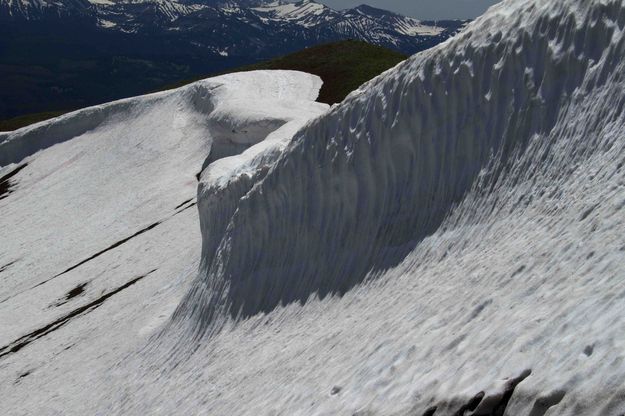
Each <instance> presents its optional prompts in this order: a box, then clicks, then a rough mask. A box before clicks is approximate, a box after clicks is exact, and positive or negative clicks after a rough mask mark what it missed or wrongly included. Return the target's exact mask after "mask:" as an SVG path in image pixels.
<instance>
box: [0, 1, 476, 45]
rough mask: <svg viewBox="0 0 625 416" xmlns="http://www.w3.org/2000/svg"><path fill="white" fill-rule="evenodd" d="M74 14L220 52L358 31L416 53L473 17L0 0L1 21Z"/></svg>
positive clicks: (266, 5) (274, 5)
mask: <svg viewBox="0 0 625 416" xmlns="http://www.w3.org/2000/svg"><path fill="white" fill-rule="evenodd" d="M68 19H72V20H83V21H90V22H92V23H93V24H95V25H98V26H99V27H100V28H103V29H107V30H114V31H122V32H125V33H153V32H154V31H163V32H166V33H169V34H170V35H172V34H180V35H181V36H187V37H189V38H190V39H191V41H193V42H196V43H204V44H205V45H206V47H207V48H209V49H213V50H215V51H217V52H218V53H221V54H242V52H241V51H238V50H237V43H240V42H243V43H246V42H248V43H249V42H250V40H248V39H245V38H246V37H251V38H252V42H253V41H254V39H257V40H256V42H260V43H261V44H263V45H268V44H271V45H275V46H274V48H276V47H280V46H282V47H283V48H284V47H285V45H286V44H289V43H290V44H296V45H299V44H302V45H307V46H310V45H311V44H315V43H321V42H324V41H334V40H341V39H358V40H363V41H366V42H369V43H372V44H376V45H380V46H385V47H390V48H393V49H396V50H399V51H402V52H404V53H407V54H412V53H414V52H417V51H419V50H422V49H425V48H427V47H429V46H433V45H434V44H436V43H439V42H441V41H442V40H444V39H446V38H448V37H450V36H452V35H453V34H455V33H457V32H458V31H459V30H460V29H461V28H462V27H463V26H464V24H465V23H466V22H464V21H453V20H452V21H442V22H440V23H438V22H421V21H419V20H417V19H413V18H409V17H405V16H400V15H398V14H395V13H391V12H388V11H384V10H380V9H375V8H372V7H368V6H360V7H357V8H354V9H348V10H341V11H337V10H333V9H331V8H330V7H327V6H325V5H323V4H321V3H317V2H314V1H312V0H302V1H300V2H289V1H283V0H280V1H275V0H265V1H262V0H258V1H234V0H233V1H210V0H131V1H125V0H122V1H119V0H0V21H2V20H4V21H41V20H61V21H63V20H68ZM59 24H60V23H59ZM232 34H239V35H240V37H241V38H232V36H233V35H232ZM221 35H225V38H226V39H227V40H228V43H227V44H226V43H224V42H223V39H221V37H222V36H221ZM220 40H221V41H220ZM274 55H275V54H274Z"/></svg>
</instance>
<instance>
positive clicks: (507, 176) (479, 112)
mask: <svg viewBox="0 0 625 416" xmlns="http://www.w3.org/2000/svg"><path fill="white" fill-rule="evenodd" d="M504 5H505V7H503V6H501V7H494V8H492V9H491V11H490V12H489V13H488V14H487V15H486V16H484V17H482V18H480V19H478V20H477V21H476V22H474V23H473V25H472V26H471V27H470V28H469V29H467V30H466V31H465V32H464V33H463V34H461V35H460V36H458V37H457V38H455V39H453V40H451V41H448V42H446V43H444V44H442V45H441V46H439V47H437V48H435V49H433V50H430V51H427V52H425V53H422V54H420V55H417V56H415V57H413V58H412V59H410V60H409V61H407V62H405V63H403V64H401V65H400V66H398V67H397V68H395V69H393V70H391V71H389V72H387V73H385V74H384V75H382V76H380V77H378V78H377V79H375V80H373V81H372V82H370V83H369V84H367V85H366V86H364V87H363V88H362V89H361V90H359V91H357V92H355V93H353V94H352V95H351V96H350V97H348V98H347V99H346V101H345V102H344V103H343V104H341V105H340V106H338V107H335V108H334V109H333V110H332V111H331V112H330V113H329V114H328V115H327V116H324V117H322V118H320V119H317V120H316V121H314V122H312V123H311V124H310V125H309V126H307V127H305V128H304V129H302V130H301V131H300V132H299V133H298V134H297V135H296V136H295V138H294V139H293V141H292V143H291V145H290V146H289V148H288V149H287V150H286V152H285V153H284V154H283V155H282V157H281V158H280V159H279V160H278V161H277V162H276V163H275V164H274V165H273V166H272V168H271V169H270V170H269V172H268V173H267V175H266V176H265V175H261V176H262V179H259V181H258V182H257V183H250V184H246V185H245V187H244V188H245V189H244V190H243V191H242V190H240V189H239V190H237V191H236V192H232V195H234V196H233V198H235V199H233V200H228V198H226V199H222V200H221V202H219V201H218V200H217V199H215V200H212V201H210V203H209V202H206V203H205V204H204V205H203V204H202V203H200V205H199V206H200V215H201V217H203V221H204V222H205V223H220V222H223V223H225V224H227V226H225V227H222V229H223V231H222V229H220V230H217V231H216V232H212V231H213V230H211V229H210V227H206V229H203V237H204V250H203V256H204V262H203V265H202V267H201V270H200V273H199V276H198V278H197V279H196V281H195V282H194V283H193V285H192V288H191V290H190V291H189V293H188V294H187V296H186V298H185V299H184V300H183V302H182V303H181V305H180V306H179V308H178V310H177V312H176V314H175V317H174V321H176V322H179V323H180V322H187V323H190V324H191V326H192V327H193V328H194V330H195V331H197V332H198V333H200V334H201V333H205V332H206V331H210V330H211V328H214V326H215V321H217V320H218V319H217V318H218V317H220V316H222V317H225V316H235V317H245V316H250V315H252V314H255V313H258V312H262V311H269V310H271V309H273V308H274V307H276V306H277V305H280V304H287V303H290V302H295V301H301V302H304V301H306V299H308V298H309V297H310V296H311V295H314V294H318V295H319V296H321V297H323V296H326V295H328V294H335V293H336V294H342V293H344V292H346V291H348V290H349V289H350V288H352V287H353V286H354V285H356V284H358V283H361V282H362V281H363V280H365V279H366V278H368V277H371V278H372V277H374V276H375V275H377V274H379V273H381V272H383V271H384V270H386V269H388V268H390V267H392V266H394V265H396V264H398V262H400V261H401V260H402V259H403V258H404V257H405V256H406V254H407V253H409V252H410V251H412V250H413V249H414V248H415V247H416V246H417V245H418V243H419V241H421V240H422V239H423V238H425V237H426V236H428V235H430V234H432V233H433V232H435V231H436V230H437V229H438V228H439V227H440V226H441V224H442V223H443V222H444V221H445V220H446V219H447V221H446V223H448V222H449V221H451V220H452V219H453V221H456V222H459V221H465V222H476V221H480V218H483V217H484V216H485V215H488V212H486V211H487V209H486V208H487V204H486V202H485V201H487V200H489V198H492V197H493V194H494V193H497V194H498V195H497V197H498V198H506V195H507V192H506V189H505V187H503V186H501V184H502V183H506V184H508V186H514V183H515V181H516V180H517V179H520V178H521V177H527V176H528V175H530V176H531V175H537V174H538V173H539V172H541V171H544V169H543V166H544V165H545V164H546V162H547V161H550V164H551V166H552V167H553V163H554V160H555V159H558V160H559V161H560V162H559V163H560V164H561V165H562V168H563V169H560V171H559V172H556V174H558V175H566V174H567V171H566V165H567V164H568V163H574V161H575V158H577V157H587V156H588V151H589V148H588V146H585V145H584V144H583V141H578V142H574V141H573V140H572V139H570V138H571V137H578V138H582V139H583V135H584V134H585V132H587V133H588V135H589V136H588V137H589V140H590V136H592V135H595V134H598V133H599V132H601V131H602V129H604V128H606V126H607V124H608V123H613V122H614V120H619V121H618V122H619V123H620V124H621V125H622V110H623V105H624V103H625V101H624V99H623V91H622V90H621V89H619V88H611V85H612V83H615V82H617V81H619V80H620V79H621V78H622V74H623V73H625V71H624V68H623V63H622V57H623V56H624V52H625V46H624V41H623V37H622V30H623V28H624V26H625V6H624V5H623V4H622V2H621V1H582V0H579V1H553V2H552V1H549V2H526V1H525V0H523V1H517V0H513V1H508V2H507V3H504ZM502 19H503V20H504V21H506V22H508V24H506V25H502V24H501V22H502ZM592 95H594V96H597V97H598V96H602V97H603V98H602V99H603V100H605V101H603V102H610V103H611V104H610V105H609V106H604V107H603V108H601V109H597V108H591V107H588V108H585V107H584V106H586V105H589V104H588V102H597V100H589V101H587V99H588V97H589V96H592ZM581 113H583V114H584V117H578V116H577V115H578V114H581ZM592 137H594V136H592ZM569 140H570V141H571V143H570V145H563V143H566V142H567V141H569ZM536 143H539V144H540V146H536ZM590 143H592V144H593V145H595V144H597V143H598V142H597V141H595V142H592V141H591V142H590ZM579 146H581V148H580V147H579ZM555 147H558V150H557V152H556V151H555V150H554V149H555ZM532 149H540V151H538V150H532ZM592 150H593V149H590V151H592ZM528 152H535V154H533V155H532V156H531V157H528ZM520 160H525V162H524V163H525V165H523V166H522V169H519V163H520V162H519V161H520ZM528 161H529V162H528ZM235 186H241V184H240V183H237V184H235ZM248 190H249V191H248ZM211 195H212V194H202V193H201V194H200V197H201V198H212V197H213V196H211ZM240 195H244V196H243V197H240ZM215 198H217V197H215ZM239 198H240V199H239ZM468 199H471V200H472V201H473V202H472V203H471V204H468V203H467V200H468ZM463 201H464V202H463ZM480 201H482V202H480ZM215 204H223V206H224V209H223V210H222V212H221V214H219V215H223V216H222V217H221V218H219V219H215V218H211V219H208V218H206V216H214V215H216V213H217V212H220V211H219V209H216V208H215ZM460 204H462V206H464V208H463V210H462V211H459V208H458V206H459V205H460ZM468 205H470V207H469V208H467V207H466V206H468ZM202 206H204V207H206V206H210V207H211V209H210V210H209V212H205V210H203V209H202Z"/></svg>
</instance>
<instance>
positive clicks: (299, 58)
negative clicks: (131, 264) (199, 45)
mask: <svg viewBox="0 0 625 416" xmlns="http://www.w3.org/2000/svg"><path fill="white" fill-rule="evenodd" d="M404 59H406V56H404V55H402V54H400V53H397V52H394V51H391V50H388V49H385V48H381V47H378V46H373V45H369V44H367V43H364V42H358V41H352V40H349V41H342V42H336V43H329V44H326V45H320V46H315V47H312V48H308V49H304V50H302V51H300V52H296V53H293V54H290V55H287V56H284V57H281V58H277V59H273V60H270V61H267V62H260V63H258V64H254V65H248V66H244V67H240V68H236V69H233V70H230V71H227V72H228V73H231V72H242V71H254V70H259V69H289V70H296V71H303V72H308V73H311V74H315V75H318V76H319V77H321V79H322V80H323V87H322V88H321V91H320V94H319V98H318V101H320V102H323V103H327V104H334V103H338V102H341V101H342V100H343V99H344V98H345V97H346V96H347V94H349V93H350V92H352V91H354V90H355V89H357V88H358V87H359V86H361V85H362V84H363V83H365V82H367V81H369V80H370V79H372V78H374V77H376V76H377V75H379V74H381V73H382V72H384V71H386V70H387V69H389V68H392V67H393V66H395V65H397V64H398V63H399V62H401V61H403V60H404ZM214 75H215V74H207V75H205V76H202V77H197V78H193V79H188V80H184V81H180V82H177V83H175V84H173V85H168V86H166V87H164V88H161V89H160V90H161V91H162V90H166V89H171V88H177V87H181V86H183V85H186V84H189V83H191V82H194V81H197V80H199V79H203V78H207V77H210V76H214ZM61 114H63V112H62V111H50V112H45V113H36V114H29V115H25V116H21V117H16V118H12V119H9V120H4V121H0V131H11V130H15V129H18V128H20V127H24V126H27V125H29V124H32V123H36V122H39V121H43V120H47V119H49V118H52V117H57V116H59V115H61Z"/></svg>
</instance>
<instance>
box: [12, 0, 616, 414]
mask: <svg viewBox="0 0 625 416" xmlns="http://www.w3.org/2000/svg"><path fill="white" fill-rule="evenodd" d="M320 86H321V80H320V79H319V78H317V77H315V76H312V75H308V74H304V73H299V72H289V71H287V72H285V71H278V72H274V71H261V72H249V73H238V74H232V75H226V76H222V77H217V78H212V79H207V80H203V81H200V82H197V83H194V84H191V85H188V86H186V87H183V88H180V89H176V90H171V91H167V92H162V93H157V94H152V95H147V96H142V97H136V98H131V99H127V100H122V101H117V102H113V103H109V104H105V105H100V106H96V107H91V108H86V109H83V110H80V111H77V112H74V113H71V114H66V115H64V116H62V117H60V118H57V119H54V120H51V121H47V122H43V123H40V124H37V125H34V126H31V127H28V128H25V129H22V130H18V131H16V132H13V133H4V134H0V230H2V233H1V234H0V243H1V244H0V397H2V400H0V414H7V415H31V414H36V415H57V414H63V415H92V414H97V415H100V414H101V415H146V414H147V415H196V414H197V415H241V416H245V415H250V416H257V415H263V416H264V415H288V416H291V415H307V416H308V415H311V416H314V415H359V416H364V415H367V416H413V415H419V416H420V415H427V416H550V415H559V416H619V415H623V414H625V399H624V398H625V384H624V383H623V380H624V379H625V319H624V318H623V316H624V314H625V133H624V132H625V3H623V1H622V0H549V1H542V0H504V1H503V2H502V3H500V4H499V5H497V6H494V7H492V8H491V9H490V10H489V11H488V12H487V13H486V14H485V15H484V16H482V17H480V18H479V19H477V20H476V21H474V22H473V23H471V24H470V25H469V27H468V28H466V29H465V30H464V31H463V32H462V33H461V34H460V35H459V36H457V37H455V38H454V39H452V40H450V41H448V42H445V43H444V44H442V45H439V46H437V47H435V48H433V49H430V50H428V51H425V52H423V53H421V54H418V55H416V56H414V57H412V58H410V59H408V60H407V61H405V62H403V63H401V64H399V65H398V66H397V67H395V68H394V69H391V70H389V71H387V72H385V73H384V74H382V75H381V76H379V77H378V78H376V79H374V80H372V81H371V82H369V83H367V84H365V85H363V86H362V87H361V88H360V89H359V90H357V91H355V92H354V93H352V94H351V95H350V96H349V97H348V98H347V99H346V100H345V101H343V102H342V103H341V104H339V105H336V106H332V107H331V108H329V107H328V106H326V105H323V104H319V103H315V102H314V101H313V100H314V99H315V97H316V96H317V93H318V91H319V88H320Z"/></svg>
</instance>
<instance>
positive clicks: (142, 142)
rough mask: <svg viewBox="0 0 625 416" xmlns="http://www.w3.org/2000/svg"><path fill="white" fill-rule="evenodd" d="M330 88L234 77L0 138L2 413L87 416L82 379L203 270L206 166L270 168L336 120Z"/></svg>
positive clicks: (295, 78)
mask: <svg viewBox="0 0 625 416" xmlns="http://www.w3.org/2000/svg"><path fill="white" fill-rule="evenodd" d="M320 87H321V80H320V79H319V78H318V77H316V76H312V75H308V74H303V73H298V72H288V71H275V72H264V71H260V72H254V73H245V74H234V75H227V76H223V77H218V78H213V79H209V80H206V81H201V82H198V83H195V84H192V85H190V86H187V87H184V88H181V89H178V90H174V91H169V92H164V93H158V94H154V95H149V96H145V97H138V98H133V99H128V100H123V101H118V102H115V103H111V104H106V105H102V106H98V107H92V108H88V109H85V110H81V111H78V112H75V113H72V114H69V115H67V116H64V117H62V118H59V119H56V120H52V121H50V122H44V123H41V124H39V125H36V126H33V127H32V128H26V129H22V130H19V131H18V132H15V133H11V134H0V166H2V167H1V168H0V230H1V233H0V375H1V377H0V397H1V398H2V399H1V400H0V413H1V414H5V415H16V414H22V413H24V414H57V413H59V414H67V413H68V412H69V413H71V412H76V414H81V413H82V414H88V413H91V411H89V410H81V409H83V406H90V405H93V403H89V401H88V399H87V396H88V395H89V391H85V390H84V389H85V387H86V386H92V385H94V382H93V381H91V382H89V381H86V380H85V379H84V378H82V377H80V376H76V375H72V373H73V372H75V371H76V370H78V372H79V373H80V374H82V375H83V376H84V377H87V378H90V377H93V376H95V375H101V374H102V370H103V369H104V368H109V367H111V365H112V364H113V363H115V362H117V361H119V360H120V357H121V356H123V355H126V354H127V353H128V351H129V347H130V346H131V345H137V344H142V343H145V340H146V339H147V337H148V336H149V335H150V334H151V333H152V332H153V330H154V328H156V327H157V326H158V325H159V323H161V322H163V321H164V320H166V319H167V317H168V316H169V314H170V313H171V311H172V310H173V308H175V306H176V305H177V303H178V302H179V297H180V295H182V292H181V291H182V290H183V287H184V286H183V284H184V279H185V278H186V277H187V276H188V275H189V274H190V273H191V272H196V271H197V267H198V263H199V256H200V247H201V238H200V225H199V220H198V215H197V208H196V207H195V205H196V200H197V198H196V195H197V186H198V177H199V174H200V172H201V171H202V168H203V166H205V165H208V164H209V163H210V162H212V161H216V160H218V159H220V158H225V159H222V160H220V161H219V162H223V163H220V166H222V167H223V168H225V166H230V171H231V172H233V173H234V172H235V171H236V170H237V169H241V174H243V171H244V169H246V168H247V166H248V165H250V164H251V163H254V161H255V160H256V159H254V158H253V157H249V159H250V160H249V161H247V162H245V161H243V162H241V163H240V164H239V165H237V164H236V163H235V160H233V158H228V156H230V155H234V154H238V153H243V155H256V156H264V157H265V158H266V159H268V160H270V159H271V154H272V153H273V154H275V153H276V152H278V153H279V149H281V148H282V147H284V146H285V145H286V143H287V142H288V141H289V140H290V138H291V137H292V133H293V132H294V131H296V130H297V129H298V128H299V127H301V126H302V125H303V124H304V123H305V122H307V121H308V120H309V119H310V118H311V117H314V116H316V115H319V114H321V113H322V112H324V111H326V110H327V106H326V105H325V104H319V103H315V102H314V99H315V98H316V97H317V94H318V92H319V88H320ZM237 158H238V159H243V160H244V159H245V157H244V156H237ZM238 159H237V160H238ZM228 160H230V162H228ZM131 349H132V348H131ZM72 369H73V370H72ZM31 376H33V377H31ZM48 377H52V378H53V381H52V380H50V379H49V378H48ZM32 383H35V384H32ZM40 383H45V384H47V385H48V387H42V386H41V385H39V384H40ZM37 385H38V386H37ZM96 385H97V383H96ZM35 386H37V387H35ZM96 392H97V390H92V393H96ZM58 393H60V396H59V395H58ZM39 394H41V396H44V397H46V398H47V400H45V399H42V398H41V397H40V396H38V395H39ZM24 395H25V396H24ZM83 411H84V412H85V413H83Z"/></svg>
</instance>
